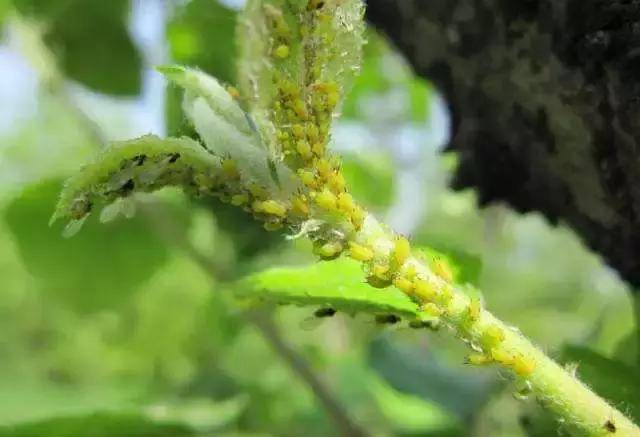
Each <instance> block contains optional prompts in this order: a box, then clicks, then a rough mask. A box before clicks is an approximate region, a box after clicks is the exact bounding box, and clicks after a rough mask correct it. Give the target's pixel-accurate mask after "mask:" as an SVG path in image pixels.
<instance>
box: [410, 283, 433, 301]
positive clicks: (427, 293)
mask: <svg viewBox="0 0 640 437" xmlns="http://www.w3.org/2000/svg"><path fill="white" fill-rule="evenodd" d="M413 294H414V295H415V296H416V297H417V298H418V300H420V301H421V302H431V301H433V300H434V299H435V297H436V296H437V295H438V292H437V290H436V289H435V288H434V286H433V285H432V284H431V283H430V282H429V281H427V280H424V279H415V280H414V281H413Z"/></svg>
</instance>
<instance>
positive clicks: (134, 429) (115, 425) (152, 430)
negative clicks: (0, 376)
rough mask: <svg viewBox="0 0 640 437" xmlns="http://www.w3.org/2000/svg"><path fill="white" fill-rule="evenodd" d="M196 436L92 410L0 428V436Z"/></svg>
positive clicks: (131, 416)
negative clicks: (92, 412)
mask: <svg viewBox="0 0 640 437" xmlns="http://www.w3.org/2000/svg"><path fill="white" fill-rule="evenodd" d="M193 435H196V434H195V433H194V432H193V431H192V430H191V429H189V428H188V427H185V426H182V425H176V424H169V423H157V422H154V421H152V420H150V419H147V418H144V417H143V416H138V415H134V414H122V413H96V414H92V415H89V416H81V417H61V418H54V419H48V420H43V421H39V422H32V423H25V424H21V425H15V426H11V427H4V428H0V437H42V436H47V437H116V436H126V437H181V436H193Z"/></svg>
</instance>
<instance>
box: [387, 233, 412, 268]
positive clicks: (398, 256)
mask: <svg viewBox="0 0 640 437" xmlns="http://www.w3.org/2000/svg"><path fill="white" fill-rule="evenodd" d="M409 255H411V244H410V243H409V240H407V239H406V238H405V237H403V236H401V235H400V236H398V237H396V241H395V245H394V247H393V252H392V254H391V256H392V257H393V262H394V263H395V265H396V266H397V267H398V268H399V267H401V266H402V265H403V264H404V263H405V261H406V260H407V258H409Z"/></svg>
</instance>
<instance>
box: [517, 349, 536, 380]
mask: <svg viewBox="0 0 640 437" xmlns="http://www.w3.org/2000/svg"><path fill="white" fill-rule="evenodd" d="M512 366H513V371H514V372H516V373H517V374H518V375H520V376H529V375H531V374H532V373H533V371H534V370H536V362H535V361H534V360H533V359H531V358H529V357H525V356H524V355H522V354H517V355H516V356H515V357H514V360H513V363H512Z"/></svg>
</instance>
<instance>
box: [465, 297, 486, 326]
mask: <svg viewBox="0 0 640 437" xmlns="http://www.w3.org/2000/svg"><path fill="white" fill-rule="evenodd" d="M480 310H482V305H481V303H480V299H478V298H477V297H472V298H471V300H470V301H469V306H468V307H467V319H468V321H470V322H475V321H477V320H478V319H479V318H480Z"/></svg>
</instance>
